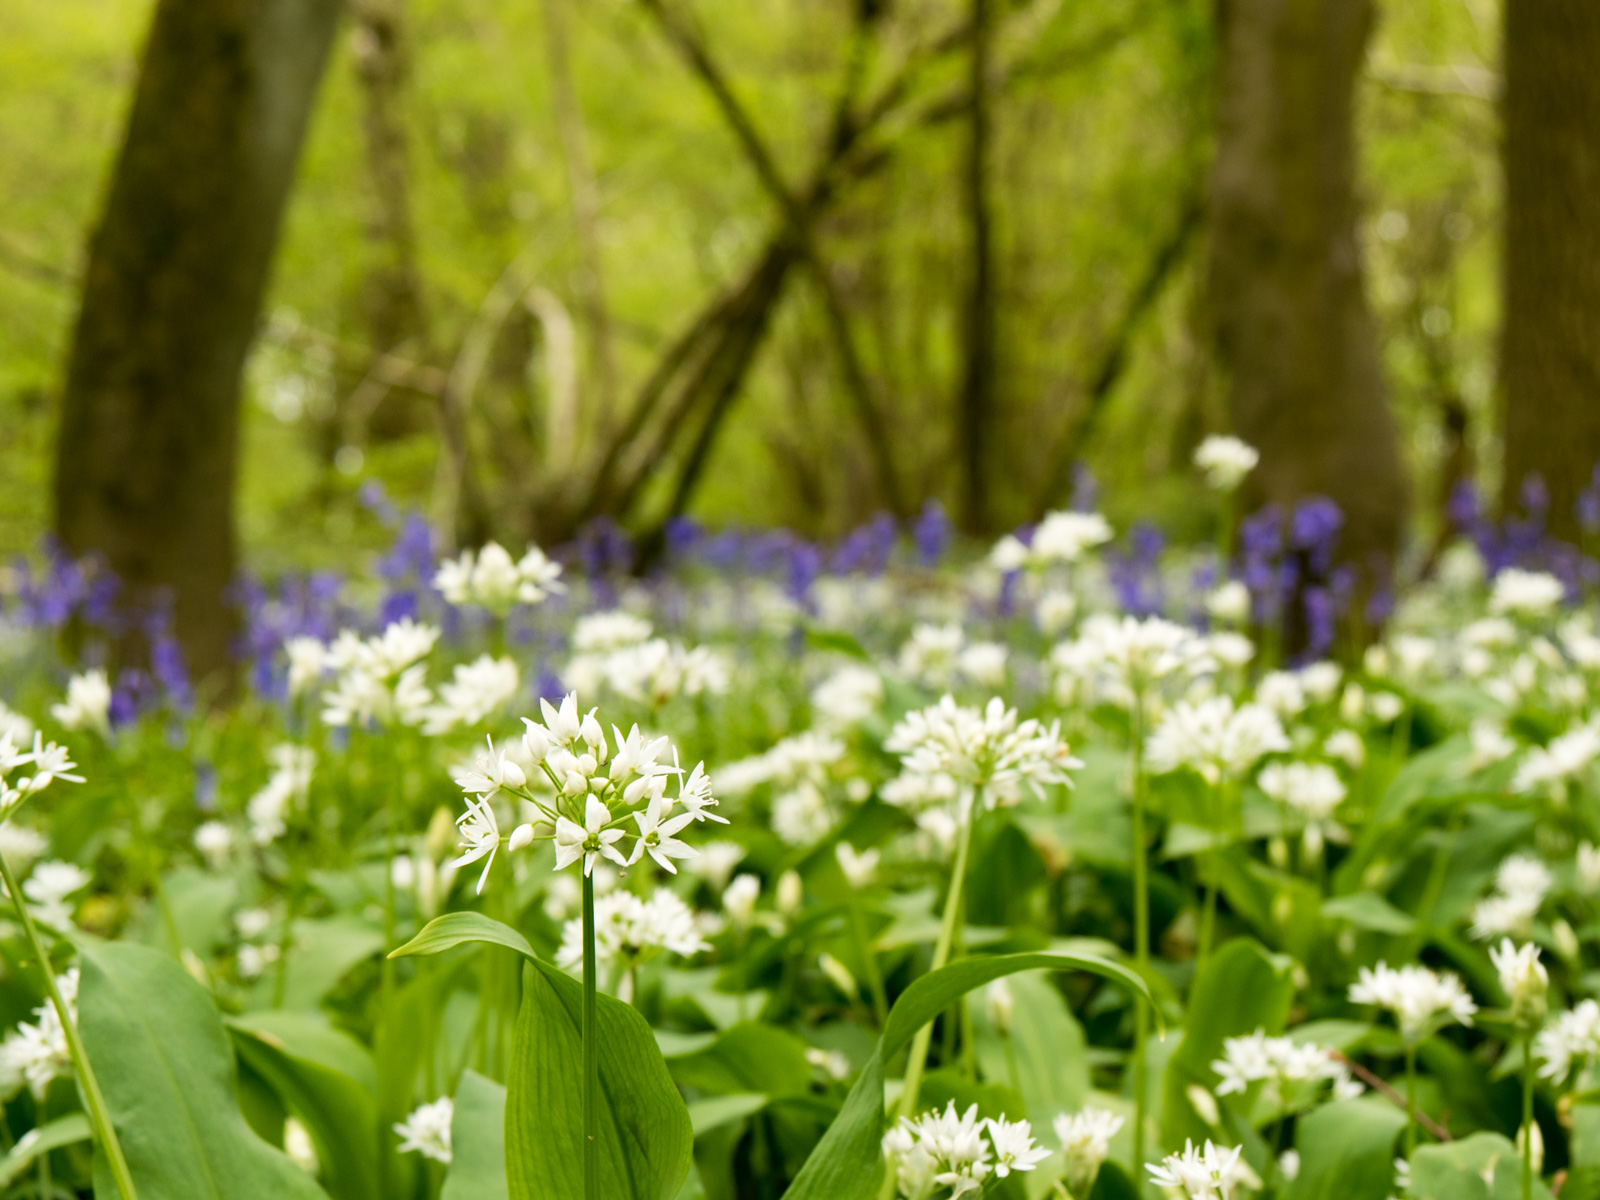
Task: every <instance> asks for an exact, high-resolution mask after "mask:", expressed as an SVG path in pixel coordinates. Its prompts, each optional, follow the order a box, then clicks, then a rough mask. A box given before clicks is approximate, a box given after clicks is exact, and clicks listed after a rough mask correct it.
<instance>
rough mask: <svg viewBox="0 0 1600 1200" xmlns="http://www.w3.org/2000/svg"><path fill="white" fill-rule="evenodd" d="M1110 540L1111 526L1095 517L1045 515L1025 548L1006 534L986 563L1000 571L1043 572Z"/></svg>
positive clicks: (1072, 560) (1015, 538)
mask: <svg viewBox="0 0 1600 1200" xmlns="http://www.w3.org/2000/svg"><path fill="white" fill-rule="evenodd" d="M1111 537H1112V533H1111V525H1110V523H1109V522H1107V521H1106V519H1105V518H1104V517H1103V516H1101V515H1100V514H1099V513H1082V512H1052V513H1046V514H1045V517H1044V519H1043V520H1042V521H1040V522H1039V524H1038V525H1037V526H1035V527H1034V530H1033V537H1032V538H1031V539H1030V540H1029V541H1028V542H1027V544H1024V543H1023V541H1022V539H1021V538H1018V537H1016V536H1015V535H1013V534H1009V533H1008V534H1007V535H1006V536H1005V537H1003V538H1001V539H1000V540H999V541H998V542H996V543H995V545H994V549H993V550H992V551H990V553H989V562H990V563H991V564H992V565H993V566H994V567H995V568H996V569H997V570H1000V571H1021V570H1035V571H1038V570H1044V569H1047V568H1049V567H1051V566H1055V565H1057V564H1061V565H1067V564H1071V563H1075V562H1077V561H1078V560H1079V559H1081V558H1082V557H1083V556H1084V554H1085V553H1086V552H1087V551H1089V550H1093V549H1094V548H1095V547H1096V546H1103V545H1105V543H1107V542H1109V541H1110V540H1111Z"/></svg>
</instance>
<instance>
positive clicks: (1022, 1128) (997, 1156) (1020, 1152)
mask: <svg viewBox="0 0 1600 1200" xmlns="http://www.w3.org/2000/svg"><path fill="white" fill-rule="evenodd" d="M983 1127H984V1129H986V1130H987V1131H988V1133H989V1144H990V1145H992V1146H993V1147H994V1173H995V1177H996V1178H998V1179H1004V1178H1006V1177H1007V1176H1008V1175H1010V1174H1011V1172H1013V1171H1031V1170H1033V1169H1034V1168H1035V1167H1037V1166H1038V1165H1039V1164H1040V1163H1041V1162H1043V1161H1044V1160H1045V1159H1047V1158H1049V1157H1050V1151H1048V1150H1046V1149H1045V1148H1044V1147H1042V1146H1040V1145H1039V1144H1038V1143H1037V1142H1035V1141H1034V1140H1033V1126H1032V1125H1030V1124H1029V1123H1028V1122H1027V1121H1008V1120H1006V1118H1005V1116H1004V1114H1002V1115H1001V1116H999V1117H988V1118H986V1119H985V1120H984V1122H983Z"/></svg>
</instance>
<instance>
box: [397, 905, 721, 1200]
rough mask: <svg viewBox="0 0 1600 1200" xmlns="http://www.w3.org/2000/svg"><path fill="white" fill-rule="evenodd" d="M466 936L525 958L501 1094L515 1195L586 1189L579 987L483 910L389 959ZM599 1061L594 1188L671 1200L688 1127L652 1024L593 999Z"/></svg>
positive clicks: (430, 931) (550, 1197)
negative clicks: (597, 1175)
mask: <svg viewBox="0 0 1600 1200" xmlns="http://www.w3.org/2000/svg"><path fill="white" fill-rule="evenodd" d="M468 942H487V943H490V944H492V945H496V946H505V947H506V948H508V949H511V950H515V951H516V952H517V953H518V954H521V955H522V956H523V957H524V958H525V959H526V960H527V963H528V966H527V968H526V969H525V970H524V972H523V986H522V1007H521V1009H520V1011H519V1012H518V1013H517V1031H516V1039H515V1041H514V1042H513V1044H512V1050H511V1072H510V1079H509V1081H508V1086H507V1091H506V1122H505V1138H506V1176H507V1180H508V1182H509V1184H510V1194H511V1196H512V1197H514V1198H515V1200H570V1197H573V1196H579V1195H582V1193H583V1154H582V1147H583V1088H582V1083H581V1081H582V1079H583V1037H582V1008H583V985H582V984H580V983H579V982H578V981H577V980H575V979H573V978H572V977H571V976H570V975H568V974H566V972H564V971H561V970H559V969H557V968H556V967H554V966H552V965H551V964H549V963H547V962H544V961H543V960H541V959H540V958H538V957H537V956H536V955H535V954H534V953H533V948H532V947H531V946H529V944H528V940H527V939H526V938H524V937H523V936H522V935H521V934H520V933H518V932H517V931H516V930H514V929H512V928H511V927H510V926H508V925H503V924H501V923H500V922H499V921H495V920H491V919H490V918H488V917H486V916H483V915H482V914H481V913H448V914H446V915H445V916H442V917H438V918H436V919H435V920H433V921H430V922H428V924H427V925H426V926H425V927H424V928H423V930H422V931H421V932H420V933H418V934H417V936H416V937H414V938H412V939H411V941H409V942H407V943H406V944H405V945H404V946H401V947H400V948H399V949H398V950H395V951H393V953H392V954H391V957H402V956H406V955H415V954H439V953H442V952H443V951H445V950H450V949H453V948H454V947H456V946H460V945H464V944H466V943H468ZM595 1002H596V1014H595V1015H596V1021H597V1024H598V1029H597V1034H598V1036H597V1038H596V1046H597V1048H598V1051H599V1068H600V1093H601V1096H600V1130H599V1133H598V1140H599V1142H600V1190H601V1194H602V1195H603V1196H605V1197H607V1200H673V1197H675V1196H676V1195H677V1193H678V1190H679V1189H680V1188H681V1187H682V1186H683V1181H684V1180H685V1179H686V1178H687V1177H688V1174H689V1167H690V1165H691V1162H692V1159H693V1151H694V1133H693V1127H692V1125H691V1123H690V1120H689V1111H688V1109H687V1108H686V1107H685V1106H684V1103H683V1097H682V1096H681V1095H679V1093H678V1088H677V1085H676V1084H674V1083H673V1082H672V1076H671V1075H670V1074H669V1073H668V1071H667V1064H666V1061H665V1060H664V1059H663V1058H662V1057H661V1051H660V1049H659V1048H658V1047H657V1046H656V1040H655V1035H654V1033H652V1031H651V1029H650V1025H649V1023H648V1022H646V1021H645V1019H644V1018H643V1017H642V1016H640V1015H639V1014H638V1012H636V1011H635V1010H634V1009H633V1007H632V1006H631V1005H627V1004H624V1003H622V1002H621V1001H620V1000H617V999H616V998H614V997H612V996H607V995H604V994H602V995H599V996H597V997H595Z"/></svg>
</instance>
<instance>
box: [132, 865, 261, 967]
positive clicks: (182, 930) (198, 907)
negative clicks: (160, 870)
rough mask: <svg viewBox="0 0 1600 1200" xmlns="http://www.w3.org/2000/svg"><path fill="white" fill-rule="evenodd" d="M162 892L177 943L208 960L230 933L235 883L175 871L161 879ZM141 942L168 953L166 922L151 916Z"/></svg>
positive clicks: (201, 873) (202, 873) (194, 871)
mask: <svg viewBox="0 0 1600 1200" xmlns="http://www.w3.org/2000/svg"><path fill="white" fill-rule="evenodd" d="M162 889H163V891H164V892H165V893H166V898H167V904H168V905H170V906H171V909H172V923H173V924H174V925H176V926H177V928H178V937H179V939H180V940H181V941H182V942H183V944H184V945H185V946H186V947H188V948H189V949H190V950H193V951H194V952H195V953H196V954H198V955H200V957H201V958H210V957H211V954H212V952H213V951H214V950H215V949H216V948H217V945H218V943H220V942H222V941H223V940H224V939H225V938H226V937H227V935H228V934H229V932H230V928H229V921H228V914H229V913H231V912H232V911H233V909H234V907H235V906H236V904H237V903H238V894H239V884H238V881H237V880H235V879H233V878H232V877H231V876H226V875H214V874H212V873H211V872H210V871H201V870H197V869H196V868H194V867H179V868H177V869H176V870H172V871H168V872H167V873H166V874H165V875H164V876H163V877H162ZM143 941H144V942H145V943H146V944H147V945H151V946H155V947H157V948H158V949H161V950H167V949H170V939H169V936H168V934H167V929H166V922H165V921H163V920H161V919H160V917H159V916H158V915H157V914H155V913H154V912H152V919H151V921H150V922H149V927H148V928H147V929H146V930H145V935H144V938H143Z"/></svg>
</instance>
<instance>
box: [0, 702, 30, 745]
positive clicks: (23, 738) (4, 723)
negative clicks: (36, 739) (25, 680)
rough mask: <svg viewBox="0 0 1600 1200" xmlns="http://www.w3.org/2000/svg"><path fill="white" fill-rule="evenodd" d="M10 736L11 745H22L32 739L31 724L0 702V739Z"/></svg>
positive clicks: (14, 710)
mask: <svg viewBox="0 0 1600 1200" xmlns="http://www.w3.org/2000/svg"><path fill="white" fill-rule="evenodd" d="M8 735H9V736H10V738H11V740H12V742H13V743H16V744H19V745H20V744H22V743H25V742H28V741H31V740H32V739H33V722H32V721H30V720H28V718H27V717H25V716H23V715H22V714H21V713H19V712H17V711H16V709H14V708H11V707H10V706H8V705H7V704H6V702H5V701H4V700H0V737H6V736H8Z"/></svg>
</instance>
